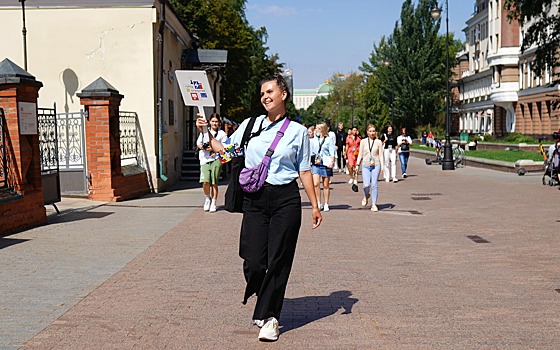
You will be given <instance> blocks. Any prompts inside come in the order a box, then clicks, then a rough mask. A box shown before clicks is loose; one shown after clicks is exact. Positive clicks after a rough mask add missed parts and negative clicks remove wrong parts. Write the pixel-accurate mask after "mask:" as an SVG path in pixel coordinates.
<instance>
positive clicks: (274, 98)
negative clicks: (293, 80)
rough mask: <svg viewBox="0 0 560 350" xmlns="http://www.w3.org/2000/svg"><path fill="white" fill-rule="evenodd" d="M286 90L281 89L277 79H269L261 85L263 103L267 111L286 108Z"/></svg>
mask: <svg viewBox="0 0 560 350" xmlns="http://www.w3.org/2000/svg"><path fill="white" fill-rule="evenodd" d="M285 98H286V92H284V91H282V90H280V87H279V86H278V84H276V82H275V81H267V82H265V83H263V84H262V85H261V103H262V105H263V107H264V109H266V111H267V112H269V113H270V112H274V111H275V110H277V109H278V108H284V99H285Z"/></svg>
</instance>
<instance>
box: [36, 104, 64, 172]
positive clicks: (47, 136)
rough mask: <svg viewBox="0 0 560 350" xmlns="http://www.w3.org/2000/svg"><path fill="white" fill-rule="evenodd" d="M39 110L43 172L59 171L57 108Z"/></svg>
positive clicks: (40, 152) (40, 151)
mask: <svg viewBox="0 0 560 350" xmlns="http://www.w3.org/2000/svg"><path fill="white" fill-rule="evenodd" d="M38 112H39V113H38V119H39V154H40V155H41V174H46V173H50V172H58V162H59V156H58V130H57V122H56V109H54V108H38Z"/></svg>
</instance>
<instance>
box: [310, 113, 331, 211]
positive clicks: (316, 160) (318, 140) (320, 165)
mask: <svg viewBox="0 0 560 350" xmlns="http://www.w3.org/2000/svg"><path fill="white" fill-rule="evenodd" d="M328 132H329V128H328V127H327V125H326V124H325V123H320V124H317V125H316V126H315V135H316V136H315V137H314V138H313V139H311V161H312V166H311V173H312V174H313V185H314V186H315V195H316V196H317V202H318V203H319V209H322V210H323V211H329V210H330V208H329V197H330V189H329V186H330V183H331V178H332V176H333V167H334V158H335V154H336V147H335V143H334V140H333V139H332V138H331V137H329V135H328ZM321 183H323V192H324V202H322V203H321Z"/></svg>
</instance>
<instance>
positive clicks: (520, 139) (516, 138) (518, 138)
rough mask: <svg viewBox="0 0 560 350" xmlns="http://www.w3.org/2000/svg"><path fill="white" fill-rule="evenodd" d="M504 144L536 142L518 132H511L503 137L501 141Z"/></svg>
mask: <svg viewBox="0 0 560 350" xmlns="http://www.w3.org/2000/svg"><path fill="white" fill-rule="evenodd" d="M502 140H503V141H505V142H513V143H534V142H536V141H535V139H534V138H533V137H531V136H528V135H523V134H520V133H518V132H512V133H509V134H507V135H506V136H504V138H503V139H502Z"/></svg>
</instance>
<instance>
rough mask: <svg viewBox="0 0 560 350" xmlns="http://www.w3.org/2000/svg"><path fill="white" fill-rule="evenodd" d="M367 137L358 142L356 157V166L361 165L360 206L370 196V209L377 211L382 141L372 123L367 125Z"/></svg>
mask: <svg viewBox="0 0 560 350" xmlns="http://www.w3.org/2000/svg"><path fill="white" fill-rule="evenodd" d="M367 136H368V137H367V139H364V140H362V141H361V142H360V153H358V158H357V159H356V166H357V167H358V166H360V164H361V165H362V183H363V189H364V198H363V199H362V206H364V207H365V206H366V205H367V204H368V200H369V198H370V197H371V211H373V212H375V211H378V208H377V205H376V203H377V194H378V192H377V181H378V178H379V174H380V173H381V174H383V164H384V161H383V142H381V140H380V139H378V138H377V131H376V129H375V126H374V125H373V124H369V125H368V127H367ZM370 191H371V193H370Z"/></svg>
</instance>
